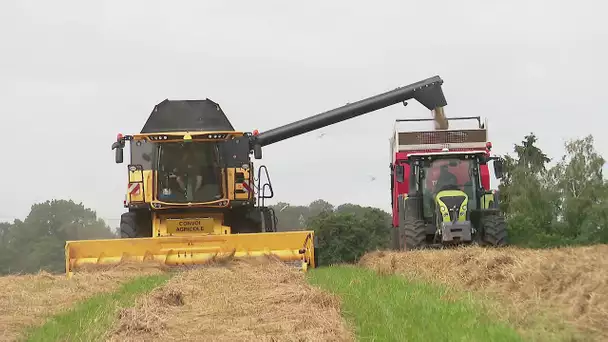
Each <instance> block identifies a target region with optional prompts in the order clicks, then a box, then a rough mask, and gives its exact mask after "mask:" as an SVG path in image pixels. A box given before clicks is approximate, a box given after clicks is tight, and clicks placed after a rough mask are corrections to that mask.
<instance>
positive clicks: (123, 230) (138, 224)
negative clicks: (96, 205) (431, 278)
mask: <svg viewBox="0 0 608 342" xmlns="http://www.w3.org/2000/svg"><path fill="white" fill-rule="evenodd" d="M151 236H152V222H151V220H150V215H149V214H148V213H145V212H136V211H130V212H128V213H124V214H122V215H121V216H120V237H121V238H122V239H124V238H140V237H151Z"/></svg>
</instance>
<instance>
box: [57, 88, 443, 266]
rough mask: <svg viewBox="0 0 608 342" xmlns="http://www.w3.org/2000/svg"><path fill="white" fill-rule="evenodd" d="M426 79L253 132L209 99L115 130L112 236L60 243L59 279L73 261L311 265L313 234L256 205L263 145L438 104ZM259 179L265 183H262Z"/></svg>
mask: <svg viewBox="0 0 608 342" xmlns="http://www.w3.org/2000/svg"><path fill="white" fill-rule="evenodd" d="M442 84H443V80H441V78H440V77H439V76H435V77H432V78H429V79H426V80H423V81H420V82H417V83H414V84H411V85H409V86H405V87H401V88H397V89H395V90H392V91H389V92H386V93H383V94H380V95H377V96H373V97H370V98H367V99H364V100H361V101H358V102H355V103H352V104H348V105H345V106H342V107H339V108H336V109H333V110H330V111H327V112H323V113H320V114H317V115H314V116H311V117H308V118H305V119H303V120H299V121H297V122H293V123H290V124H287V125H284V126H280V127H278V128H275V129H272V130H269V131H266V132H263V133H258V132H257V131H253V132H252V133H251V132H241V131H236V130H235V129H234V127H233V126H232V124H231V122H230V121H229V120H228V118H227V117H226V115H225V114H224V112H223V110H222V109H221V108H220V105H219V104H217V103H215V102H213V101H211V100H209V99H205V100H164V101H163V102H161V103H159V104H158V105H156V106H155V107H154V109H153V111H152V113H151V114H150V116H149V118H148V120H147V122H146V123H145V124H144V126H143V128H142V129H141V131H140V133H138V134H131V135H122V134H119V135H118V136H117V139H116V141H115V142H114V144H113V145H112V149H114V150H115V151H116V163H122V162H123V149H124V148H125V146H126V142H127V141H128V142H129V144H130V161H129V164H128V165H127V169H128V175H127V179H128V184H127V194H126V199H125V201H124V207H125V208H126V209H127V210H128V211H127V212H125V213H124V214H122V217H121V223H120V231H121V238H120V239H107V240H83V241H68V242H67V243H66V246H65V253H66V272H67V274H68V276H70V275H71V274H72V272H74V271H75V270H77V269H78V268H79V267H81V266H85V265H90V264H95V265H99V264H101V265H108V264H118V263H121V262H127V261H130V262H142V261H148V260H150V261H156V262H160V263H162V264H165V265H169V266H179V265H195V264H205V263H208V262H210V261H212V260H214V259H216V258H218V257H220V258H221V257H226V256H227V257H232V258H249V257H257V256H263V255H270V254H272V255H274V256H276V257H278V258H279V259H281V260H282V261H285V262H294V263H296V264H297V265H298V266H299V267H301V268H302V269H303V270H306V269H307V268H308V267H316V265H317V263H316V260H315V256H316V253H315V246H314V239H315V237H314V232H313V231H310V230H306V231H283V232H282V231H278V229H277V225H278V222H277V219H276V216H275V213H274V211H273V210H272V209H271V208H269V207H267V206H265V203H264V201H265V200H266V199H268V198H272V197H273V194H274V191H273V188H272V184H271V183H270V178H269V177H268V170H267V168H266V167H265V166H264V165H261V166H259V168H258V170H257V172H254V164H253V162H252V160H251V154H252V153H253V155H254V157H255V158H256V159H261V158H262V147H263V146H267V145H270V144H273V143H276V142H279V141H282V140H285V139H289V138H292V137H295V136H297V135H300V134H303V133H308V132H311V131H314V130H316V129H319V128H322V127H325V126H328V125H331V124H334V123H338V122H341V121H344V120H348V119H351V118H354V117H357V116H360V115H363V114H366V113H369V112H373V111H376V110H378V109H382V108H385V107H388V106H391V105H393V104H397V103H400V102H404V101H406V100H409V99H416V100H417V101H419V102H420V103H422V104H423V105H424V106H425V107H426V108H428V109H429V110H436V109H437V108H441V107H442V106H444V105H445V98H444V96H443V92H442V89H441V85H442ZM262 179H264V181H262Z"/></svg>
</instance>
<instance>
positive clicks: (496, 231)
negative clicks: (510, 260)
mask: <svg viewBox="0 0 608 342" xmlns="http://www.w3.org/2000/svg"><path fill="white" fill-rule="evenodd" d="M481 227H482V229H483V231H482V236H481V240H482V244H483V245H488V246H494V247H501V246H505V245H506V244H507V224H506V222H505V219H504V217H502V216H499V215H488V216H485V217H484V218H482V219H481Z"/></svg>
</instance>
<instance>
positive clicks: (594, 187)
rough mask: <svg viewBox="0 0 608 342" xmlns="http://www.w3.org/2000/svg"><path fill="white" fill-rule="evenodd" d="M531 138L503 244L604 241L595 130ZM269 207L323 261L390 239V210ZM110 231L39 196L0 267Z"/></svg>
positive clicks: (10, 230)
mask: <svg viewBox="0 0 608 342" xmlns="http://www.w3.org/2000/svg"><path fill="white" fill-rule="evenodd" d="M537 143H538V139H537V137H536V135H535V134H533V133H530V134H528V135H526V136H525V137H524V139H523V140H522V141H521V142H520V143H519V144H514V146H513V152H512V153H511V154H508V155H506V156H504V157H505V164H504V173H505V176H504V177H503V178H502V179H501V180H500V184H499V186H498V190H499V196H500V207H501V209H502V210H503V212H504V215H505V217H506V220H507V225H508V232H509V243H510V244H512V245H517V246H522V247H531V248H546V247H556V246H567V245H588V244H596V243H608V228H607V225H608V183H607V181H606V179H604V176H603V166H604V163H605V160H604V159H603V157H602V156H601V155H600V154H599V153H598V152H597V151H596V150H595V148H594V146H593V137H592V136H587V137H584V138H582V139H575V140H572V141H569V142H567V143H566V144H565V153H564V155H563V156H562V157H561V158H560V159H557V160H552V159H551V158H549V157H548V156H547V155H546V154H545V153H544V152H543V151H542V150H541V149H540V148H539V147H538V146H537ZM551 162H554V164H553V165H552V166H549V164H550V163H551ZM388 200H389V199H388V198H387V201H388ZM272 207H273V209H274V210H275V213H276V215H277V218H278V222H279V230H281V231H286V230H304V229H311V230H314V231H315V235H316V236H317V239H318V241H317V243H318V246H319V247H321V248H320V250H319V261H320V262H321V263H322V264H331V263H340V262H354V261H356V260H357V259H359V258H360V257H361V256H362V255H363V254H364V253H366V252H368V251H372V250H376V249H386V248H389V246H390V239H391V230H390V228H391V214H390V213H388V212H385V211H383V210H381V209H378V208H373V207H364V206H360V205H356V204H352V203H346V204H342V205H338V206H334V205H332V204H330V203H328V202H327V201H324V200H322V199H319V200H316V201H313V202H312V203H310V204H309V205H291V204H289V203H285V202H280V203H277V204H275V205H272ZM116 237H118V235H117V234H116V230H115V229H111V228H110V227H109V226H108V225H107V224H106V223H105V222H104V221H103V220H101V219H99V218H98V217H97V215H96V213H95V211H94V210H92V209H90V208H86V207H84V205H82V204H81V203H80V204H77V203H75V202H73V201H70V200H51V201H46V202H43V203H37V204H34V205H33V206H32V207H31V211H30V213H29V215H28V216H27V217H26V218H25V219H24V220H23V221H21V220H15V221H14V222H12V223H0V274H9V273H34V272H38V271H39V270H46V271H49V272H57V273H61V272H64V267H65V266H64V265H65V261H64V246H65V241H66V240H86V239H107V238H116Z"/></svg>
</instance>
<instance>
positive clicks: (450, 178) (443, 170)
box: [435, 164, 458, 192]
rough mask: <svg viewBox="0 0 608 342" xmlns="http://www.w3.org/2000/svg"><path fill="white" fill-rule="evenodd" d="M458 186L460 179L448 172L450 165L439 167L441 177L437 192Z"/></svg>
mask: <svg viewBox="0 0 608 342" xmlns="http://www.w3.org/2000/svg"><path fill="white" fill-rule="evenodd" d="M450 185H451V186H457V185H458V178H457V177H456V176H455V175H454V174H453V173H451V172H450V171H449V170H448V164H443V165H441V166H440V167H439V176H438V177H437V184H436V185H435V192H439V191H441V190H442V188H443V187H446V186H450Z"/></svg>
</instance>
